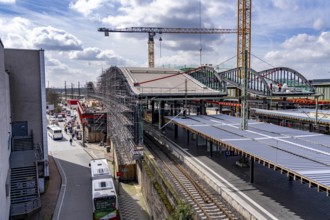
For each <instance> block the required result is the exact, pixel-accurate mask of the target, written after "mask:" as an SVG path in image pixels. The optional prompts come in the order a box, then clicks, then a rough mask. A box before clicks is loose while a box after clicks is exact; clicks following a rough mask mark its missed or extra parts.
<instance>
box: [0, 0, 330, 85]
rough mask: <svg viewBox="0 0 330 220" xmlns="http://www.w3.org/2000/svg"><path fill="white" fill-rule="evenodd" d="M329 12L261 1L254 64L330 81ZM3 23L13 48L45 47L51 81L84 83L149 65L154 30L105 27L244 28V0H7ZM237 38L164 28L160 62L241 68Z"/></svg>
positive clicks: (303, 0)
mask: <svg viewBox="0 0 330 220" xmlns="http://www.w3.org/2000/svg"><path fill="white" fill-rule="evenodd" d="M329 11H330V1H329V0H253V1H252V30H251V32H252V34H251V39H252V40H251V68H253V69H255V70H256V71H262V70H266V69H270V68H273V67H281V66H284V67H289V68H292V69H294V70H296V71H298V72H299V73H301V74H302V75H304V76H305V77H306V78H307V79H330V17H329ZM0 27H1V28H0V38H1V40H2V43H3V45H4V47H5V48H18V49H43V50H44V51H45V69H46V83H47V85H46V86H48V87H62V88H63V87H64V84H65V82H66V85H67V86H71V84H73V85H74V86H75V87H77V86H78V83H79V84H80V86H84V85H85V84H86V82H89V81H94V82H96V81H97V79H98V77H99V76H100V74H101V73H102V70H105V69H107V68H109V67H110V66H120V67H122V66H124V67H130V66H133V67H146V66H148V56H147V50H148V46H147V41H148V36H147V34H146V33H110V36H109V37H105V36H104V33H101V32H98V31H97V30H98V28H101V27H106V28H126V27H172V28H184V27H188V28H199V27H202V28H224V29H236V28H237V0H180V1H178V0H42V1H40V0H29V1H27V0H0ZM160 37H161V38H162V41H159V38H160ZM236 38H237V36H236V34H222V35H218V34H217V35H215V34H212V35H202V36H201V35H199V34H165V33H163V34H161V35H160V34H157V35H156V36H155V38H154V39H155V66H156V67H178V66H198V65H200V63H202V64H212V65H213V66H217V67H218V68H219V70H226V69H229V68H235V67H236V44H237V43H236V42H237V41H236ZM200 49H202V50H200ZM200 51H202V53H201V54H200Z"/></svg>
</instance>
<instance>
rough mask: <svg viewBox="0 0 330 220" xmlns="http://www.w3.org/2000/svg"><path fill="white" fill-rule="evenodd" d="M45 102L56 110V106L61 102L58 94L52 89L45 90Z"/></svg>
mask: <svg viewBox="0 0 330 220" xmlns="http://www.w3.org/2000/svg"><path fill="white" fill-rule="evenodd" d="M46 102H47V103H48V104H53V105H54V107H55V110H56V109H57V107H58V104H59V103H60V102H61V99H60V94H58V93H56V92H55V91H54V89H51V88H46Z"/></svg>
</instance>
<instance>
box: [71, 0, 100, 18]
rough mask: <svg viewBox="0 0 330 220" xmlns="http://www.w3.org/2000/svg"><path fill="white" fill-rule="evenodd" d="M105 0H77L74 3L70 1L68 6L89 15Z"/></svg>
mask: <svg viewBox="0 0 330 220" xmlns="http://www.w3.org/2000/svg"><path fill="white" fill-rule="evenodd" d="M104 3H105V0H78V1H76V2H75V3H73V2H70V5H69V7H70V8H71V9H73V10H76V11H78V12H79V13H81V14H83V15H84V16H88V15H90V14H91V13H92V12H93V11H95V10H97V9H99V8H100V7H102V6H103V4H104Z"/></svg>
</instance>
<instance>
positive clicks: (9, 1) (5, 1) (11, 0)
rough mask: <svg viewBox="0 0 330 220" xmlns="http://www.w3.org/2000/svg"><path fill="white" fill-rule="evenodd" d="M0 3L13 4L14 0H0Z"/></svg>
mask: <svg viewBox="0 0 330 220" xmlns="http://www.w3.org/2000/svg"><path fill="white" fill-rule="evenodd" d="M0 3H4V4H15V3H16V0H0Z"/></svg>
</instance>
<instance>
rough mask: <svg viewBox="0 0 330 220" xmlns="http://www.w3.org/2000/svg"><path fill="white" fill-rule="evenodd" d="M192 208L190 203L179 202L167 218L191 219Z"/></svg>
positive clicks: (177, 219) (170, 219) (172, 219)
mask: <svg viewBox="0 0 330 220" xmlns="http://www.w3.org/2000/svg"><path fill="white" fill-rule="evenodd" d="M193 217H194V210H193V208H192V206H191V205H190V204H187V203H184V202H180V203H179V204H178V205H177V206H176V207H175V210H174V212H173V213H172V214H171V216H170V217H169V218H167V220H193V219H194V218H193Z"/></svg>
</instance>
